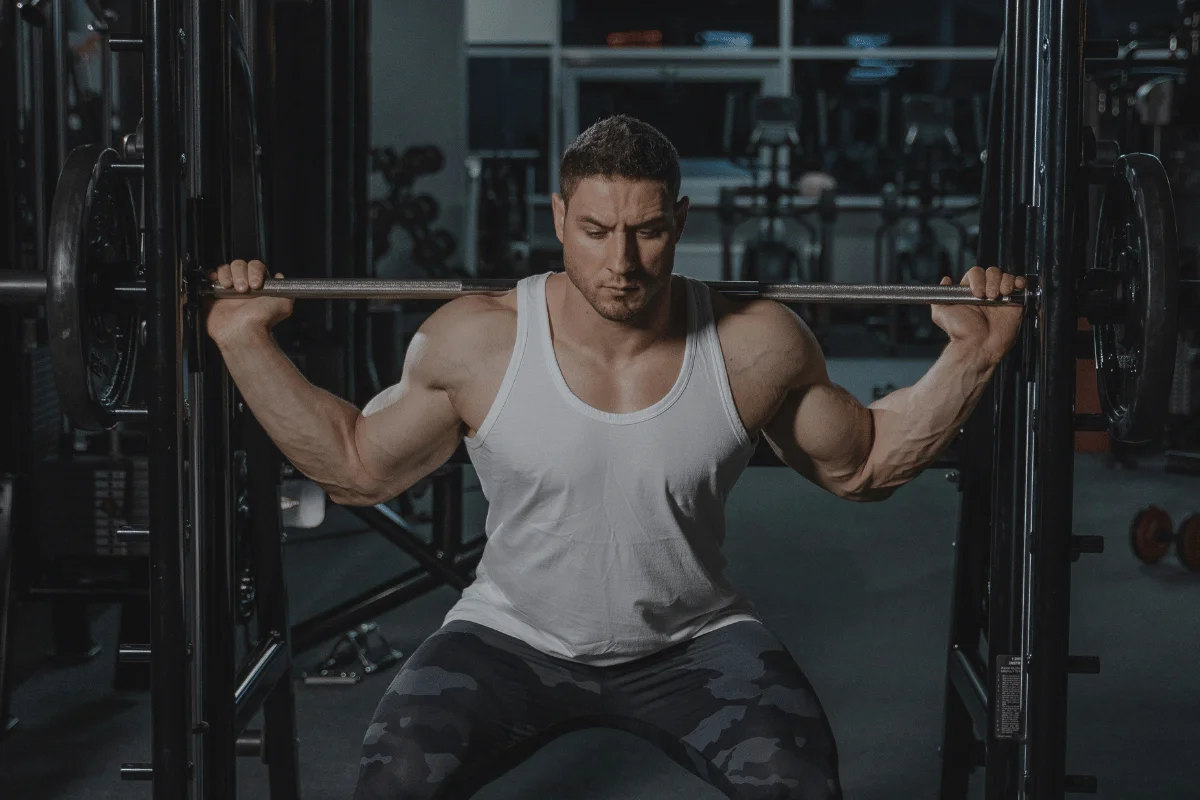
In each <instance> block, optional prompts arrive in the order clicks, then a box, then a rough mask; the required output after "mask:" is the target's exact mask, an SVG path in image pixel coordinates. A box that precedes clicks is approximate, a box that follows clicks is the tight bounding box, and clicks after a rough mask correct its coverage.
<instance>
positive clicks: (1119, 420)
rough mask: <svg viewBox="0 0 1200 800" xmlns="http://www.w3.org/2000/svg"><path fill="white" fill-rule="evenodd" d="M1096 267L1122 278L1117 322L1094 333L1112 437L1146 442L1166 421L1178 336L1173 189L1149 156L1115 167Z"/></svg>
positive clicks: (1103, 208) (1103, 204)
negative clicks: (1119, 310) (1112, 272)
mask: <svg viewBox="0 0 1200 800" xmlns="http://www.w3.org/2000/svg"><path fill="white" fill-rule="evenodd" d="M1092 266H1093V268H1094V269H1098V270H1111V271H1116V272H1119V273H1120V274H1121V275H1122V279H1121V284H1122V286H1123V287H1124V288H1123V291H1122V295H1123V297H1122V299H1121V306H1122V310H1121V312H1120V314H1119V320H1118V321H1114V322H1102V323H1099V324H1097V325H1096V326H1095V328H1094V331H1095V347H1096V373H1097V378H1098V383H1099V390H1100V403H1101V405H1102V406H1103V408H1104V413H1105V414H1106V415H1107V416H1108V419H1109V422H1110V424H1111V432H1112V435H1113V436H1114V437H1115V438H1116V439H1118V440H1120V441H1123V442H1131V443H1138V442H1147V441H1150V440H1152V439H1154V438H1156V437H1157V436H1158V435H1159V434H1160V433H1161V431H1162V425H1163V422H1164V420H1165V419H1166V415H1167V403H1168V399H1169V397H1170V391H1171V378H1172V375H1173V374H1174V371H1175V348H1176V340H1177V337H1178V332H1179V297H1178V295H1179V290H1178V281H1179V236H1178V232H1177V230H1176V227H1175V204H1174V201H1173V200H1172V198H1171V183H1170V181H1169V180H1168V178H1167V172H1166V170H1165V169H1164V168H1163V165H1162V163H1161V162H1160V161H1159V160H1158V159H1157V158H1155V157H1154V156H1152V155H1149V154H1146V153H1129V154H1126V155H1123V156H1121V157H1120V158H1118V159H1117V163H1116V166H1115V168H1114V174H1113V176H1112V178H1111V179H1110V180H1109V182H1108V185H1107V186H1106V187H1105V190H1104V195H1103V197H1102V198H1101V201H1100V214H1099V220H1098V222H1097V224H1096V250H1095V255H1094V258H1093V263H1092Z"/></svg>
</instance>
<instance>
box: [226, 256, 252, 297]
mask: <svg viewBox="0 0 1200 800" xmlns="http://www.w3.org/2000/svg"><path fill="white" fill-rule="evenodd" d="M229 269H230V271H231V272H232V273H233V288H234V289H237V290H238V291H239V292H246V291H249V290H250V282H249V279H248V278H247V276H246V262H245V261H242V260H241V259H235V260H234V262H233V263H232V264H230V265H229Z"/></svg>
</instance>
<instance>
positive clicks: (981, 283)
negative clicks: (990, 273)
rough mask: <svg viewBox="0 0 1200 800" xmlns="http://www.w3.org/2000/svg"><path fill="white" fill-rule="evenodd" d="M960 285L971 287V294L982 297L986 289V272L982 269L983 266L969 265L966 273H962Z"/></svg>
mask: <svg viewBox="0 0 1200 800" xmlns="http://www.w3.org/2000/svg"><path fill="white" fill-rule="evenodd" d="M962 285H963V286H969V287H970V288H971V294H973V295H975V296H976V297H983V295H984V292H985V290H986V289H987V274H986V273H985V272H984V271H983V267H971V268H970V269H969V270H967V274H966V275H963V278H962Z"/></svg>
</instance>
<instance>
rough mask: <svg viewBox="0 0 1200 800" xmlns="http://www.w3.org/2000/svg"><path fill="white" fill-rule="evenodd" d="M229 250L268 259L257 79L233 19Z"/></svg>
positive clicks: (240, 255) (243, 256)
mask: <svg viewBox="0 0 1200 800" xmlns="http://www.w3.org/2000/svg"><path fill="white" fill-rule="evenodd" d="M229 56H230V83H229V164H230V174H229V178H230V180H229V246H230V250H231V252H230V257H231V258H237V259H244V260H246V261H249V260H251V259H262V258H264V257H265V256H266V238H265V234H266V228H265V225H264V224H263V205H262V187H261V184H260V183H259V175H258V155H259V153H258V129H257V125H256V123H255V104H254V79H253V73H252V72H251V70H250V62H249V60H248V59H247V58H246V48H245V46H244V45H243V43H242V34H241V31H240V30H239V29H238V26H237V23H236V22H234V20H233V18H232V17H230V19H229Z"/></svg>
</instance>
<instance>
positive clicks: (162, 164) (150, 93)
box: [142, 0, 190, 800]
mask: <svg viewBox="0 0 1200 800" xmlns="http://www.w3.org/2000/svg"><path fill="white" fill-rule="evenodd" d="M174 5H175V4H174V3H173V2H172V0H144V2H143V4H142V13H143V15H144V17H143V20H144V22H143V25H142V31H143V38H144V40H145V45H144V49H143V70H142V75H143V81H142V87H143V89H142V91H143V97H142V102H143V111H144V115H145V130H144V132H145V153H146V156H145V157H146V161H145V163H146V171H145V189H146V200H145V203H146V219H145V228H146V234H145V251H146V275H147V290H148V291H147V294H148V298H147V299H148V301H149V302H148V303H147V309H148V313H147V325H146V338H147V340H146V344H147V356H148V358H147V361H148V362H149V363H148V366H149V375H148V377H149V380H148V381H147V387H146V393H147V407H148V411H149V431H148V439H149V441H148V454H149V457H150V460H151V463H153V464H154V465H155V468H154V469H152V470H151V471H150V606H151V623H150V624H151V657H150V674H151V682H152V685H153V699H152V702H151V733H152V738H153V751H154V752H153V779H154V792H153V797H154V800H182V798H187V797H188V795H189V791H188V787H189V783H190V781H189V777H188V736H189V727H190V726H189V719H188V717H189V714H188V708H187V702H186V700H185V698H186V697H187V694H186V692H187V664H188V657H189V652H188V648H189V643H188V642H187V641H186V635H185V631H186V626H185V624H184V615H183V587H182V568H183V565H182V554H183V525H184V519H183V508H184V507H183V503H182V496H183V493H182V486H181V474H180V473H181V468H180V458H181V450H182V438H183V432H182V428H181V423H182V416H183V415H182V408H181V406H182V401H183V398H182V381H183V375H182V369H181V365H180V361H181V355H182V350H183V348H182V342H181V334H182V329H183V324H182V294H181V280H180V241H179V199H180V188H181V186H180V177H181V176H180V170H181V165H180V159H181V156H182V150H181V148H180V139H179V118H178V115H177V108H178V104H177V102H176V101H177V97H176V81H175V78H176V75H177V74H178V59H177V51H176V46H177V44H176V43H177V41H178V28H177V26H176V21H175V19H174V15H173V13H172V10H173V7H174Z"/></svg>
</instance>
